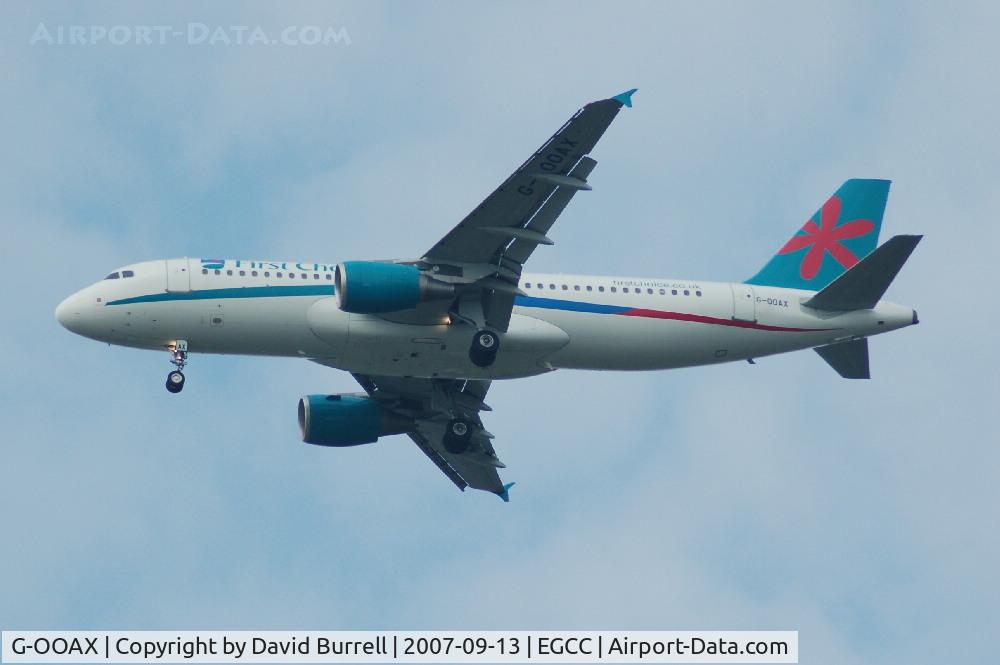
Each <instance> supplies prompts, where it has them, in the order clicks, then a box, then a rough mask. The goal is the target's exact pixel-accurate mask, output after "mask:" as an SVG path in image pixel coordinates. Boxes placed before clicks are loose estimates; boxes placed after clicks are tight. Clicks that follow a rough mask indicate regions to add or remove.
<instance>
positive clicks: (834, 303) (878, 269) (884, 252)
mask: <svg viewBox="0 0 1000 665" xmlns="http://www.w3.org/2000/svg"><path fill="white" fill-rule="evenodd" d="M922 237H923V236H893V237H892V238H890V239H889V240H888V242H886V243H885V244H884V245H882V246H881V247H879V248H878V249H876V250H875V251H873V252H872V253H871V254H869V255H868V256H866V257H865V258H863V259H861V260H860V261H859V262H858V263H857V264H856V265H854V267H852V268H851V269H850V270H848V271H847V272H845V273H844V274H843V275H841V276H840V277H838V278H837V279H835V280H833V281H832V282H830V284H829V285H828V286H827V287H826V288H824V289H823V290H822V291H820V292H819V293H817V294H816V295H814V296H813V297H812V298H810V299H809V300H807V301H806V302H804V303H802V304H803V305H805V306H806V307H812V308H813V309H821V310H824V311H830V312H847V311H852V310H855V309H872V308H873V307H875V305H877V304H878V301H879V300H880V299H881V298H882V295H883V294H884V293H885V291H886V289H888V288H889V284H891V283H892V280H894V279H895V278H896V275H897V274H898V273H899V269H900V268H902V267H903V264H904V263H906V260H907V259H908V258H910V253H911V252H913V249H914V248H915V247H916V246H917V243H918V242H920V239H921V238H922ZM821 355H822V354H821ZM827 362H829V360H828V361H827ZM831 364H832V363H831Z"/></svg>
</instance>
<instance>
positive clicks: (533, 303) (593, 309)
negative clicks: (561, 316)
mask: <svg viewBox="0 0 1000 665" xmlns="http://www.w3.org/2000/svg"><path fill="white" fill-rule="evenodd" d="M514 304H515V305H518V306H520V307H540V308H542V309H561V310H564V311H567V312H589V313H591V314H621V313H622V312H627V311H629V310H630V309H632V308H631V307H619V306H617V305H599V304H597V303H591V302H580V301H577V300H557V299H555V298H535V297H534V296H517V297H516V298H515V299H514Z"/></svg>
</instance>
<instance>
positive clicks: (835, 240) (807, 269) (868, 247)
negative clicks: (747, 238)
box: [746, 178, 889, 291]
mask: <svg viewBox="0 0 1000 665" xmlns="http://www.w3.org/2000/svg"><path fill="white" fill-rule="evenodd" d="M888 198H889V181H888V180H862V179H858V178H853V179H851V180H848V181H847V182H845V183H844V184H843V185H841V186H840V189H838V190H837V191H836V192H835V193H834V195H833V196H831V197H830V198H829V199H827V201H826V203H824V204H823V205H822V207H820V209H819V210H817V211H816V212H815V214H813V216H812V217H811V218H809V220H808V221H807V222H806V223H805V225H803V227H802V228H801V229H799V231H798V232H797V233H796V234H795V235H794V236H792V238H791V239H790V240H789V241H788V242H787V243H785V245H784V246H783V247H782V248H781V249H780V250H778V253H777V254H775V255H774V257H772V258H771V260H770V261H768V263H767V265H765V266H764V267H763V268H762V269H761V270H760V272H758V273H757V274H756V275H754V276H753V277H751V278H750V279H748V280H747V282H746V283H747V284H759V285H761V286H778V287H782V288H790V289H808V290H811V291H819V290H821V289H822V288H824V287H825V286H826V285H828V284H829V283H830V282H832V281H833V280H835V279H836V278H837V277H839V276H840V275H842V274H843V273H844V272H845V271H847V270H848V269H849V268H851V267H853V266H854V265H855V264H857V263H858V261H860V260H861V259H863V258H864V257H866V256H867V255H868V254H870V253H871V252H872V251H873V250H874V249H875V246H876V245H877V244H878V235H879V231H880V230H881V229H882V216H883V214H884V213H885V204H886V201H887V200H888Z"/></svg>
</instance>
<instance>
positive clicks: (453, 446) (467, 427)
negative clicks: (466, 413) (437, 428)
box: [444, 418, 472, 455]
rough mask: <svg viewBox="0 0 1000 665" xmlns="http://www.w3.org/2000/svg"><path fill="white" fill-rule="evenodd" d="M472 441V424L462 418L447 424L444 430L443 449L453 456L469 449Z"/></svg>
mask: <svg viewBox="0 0 1000 665" xmlns="http://www.w3.org/2000/svg"><path fill="white" fill-rule="evenodd" d="M471 440H472V423H470V422H469V421H468V420H465V419H464V418H455V419H453V420H451V421H449V422H448V426H447V427H446V428H445V430H444V449H445V450H447V451H448V452H449V453H451V454H453V455H461V454H462V453H464V452H465V451H466V450H468V449H469V443H470V442H471Z"/></svg>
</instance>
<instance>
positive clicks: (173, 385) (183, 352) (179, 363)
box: [167, 339, 188, 393]
mask: <svg viewBox="0 0 1000 665" xmlns="http://www.w3.org/2000/svg"><path fill="white" fill-rule="evenodd" d="M187 348H188V345H187V341H186V340H183V339H179V340H177V341H176V342H175V343H174V348H173V349H171V351H170V362H172V363H173V364H174V366H175V367H177V369H175V370H174V371H172V372H171V373H170V374H167V390H168V391H169V392H172V393H179V392H180V391H181V390H183V389H184V372H183V371H182V370H183V369H184V366H185V365H187V355H188V352H187Z"/></svg>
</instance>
